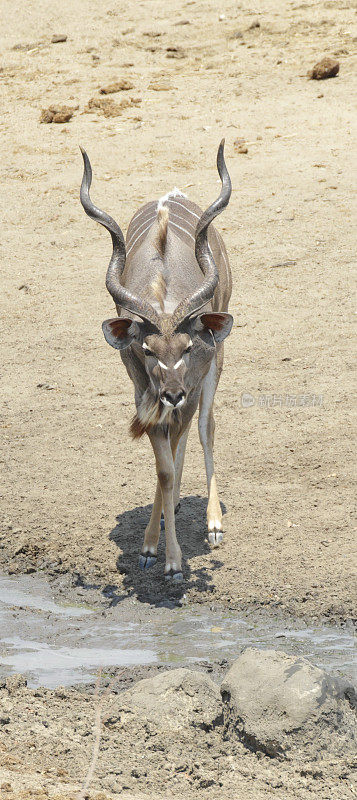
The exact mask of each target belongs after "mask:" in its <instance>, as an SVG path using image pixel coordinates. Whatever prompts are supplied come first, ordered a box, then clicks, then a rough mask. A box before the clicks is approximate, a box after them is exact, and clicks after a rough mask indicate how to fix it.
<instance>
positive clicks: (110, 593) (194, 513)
mask: <svg viewBox="0 0 357 800" xmlns="http://www.w3.org/2000/svg"><path fill="white" fill-rule="evenodd" d="M206 507H207V500H206V499H203V498H202V497H197V496H191V497H185V498H183V499H182V500H181V505H180V510H179V512H178V513H177V515H176V533H177V539H178V541H179V544H180V546H181V549H182V566H183V574H184V580H183V582H182V583H173V582H172V581H166V580H165V578H164V566H165V532H164V531H162V532H161V536H160V541H159V547H158V554H157V555H158V558H157V563H156V564H155V566H154V567H152V568H151V569H149V570H145V571H142V570H140V569H139V554H140V551H141V548H142V544H143V538H144V531H145V527H146V525H147V523H148V521H149V517H150V513H151V509H152V506H151V505H148V506H137V507H136V508H133V509H132V510H130V511H125V512H124V513H123V514H119V515H118V516H117V518H116V519H117V524H116V525H115V527H114V528H113V529H112V531H111V532H110V534H109V538H110V539H111V540H112V541H113V542H115V544H116V545H117V546H118V547H119V548H120V550H121V552H120V554H119V555H118V558H117V569H118V571H119V572H120V573H121V574H122V575H123V576H124V577H123V587H124V591H123V590H120V589H119V588H118V587H117V586H115V585H111V586H106V587H105V589H104V593H105V595H106V596H107V597H108V598H110V601H111V605H117V604H118V603H120V602H121V601H122V600H124V599H125V598H126V597H128V596H134V597H136V598H137V599H138V600H140V601H141V602H145V603H150V604H151V605H155V606H163V605H164V606H165V605H167V606H172V605H177V604H179V603H180V601H181V599H182V598H183V596H184V594H185V592H186V591H187V589H188V588H194V589H195V590H196V591H198V592H210V591H213V588H214V587H213V577H212V572H213V571H214V570H215V569H219V568H220V567H221V566H223V563H222V562H221V561H220V560H219V559H218V558H217V553H218V551H216V550H212V551H211V549H210V547H209V545H208V542H207V540H206ZM222 509H223V513H225V511H226V509H225V507H224V506H223V504H222ZM209 553H211V558H210V560H209V566H207V565H205V566H202V567H192V566H191V565H190V560H191V559H192V558H194V557H195V556H199V555H203V554H205V555H206V554H209Z"/></svg>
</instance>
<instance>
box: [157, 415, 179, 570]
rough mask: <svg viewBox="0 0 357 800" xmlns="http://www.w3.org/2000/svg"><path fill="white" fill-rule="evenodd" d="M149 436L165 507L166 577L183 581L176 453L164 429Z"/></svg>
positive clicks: (158, 429)
mask: <svg viewBox="0 0 357 800" xmlns="http://www.w3.org/2000/svg"><path fill="white" fill-rule="evenodd" d="M149 438H150V441H151V444H152V447H153V450H154V454H155V460H156V471H157V479H158V486H160V490H161V499H162V505H163V509H164V518H165V536H166V564H165V577H166V578H167V579H168V580H169V579H170V578H172V580H174V581H182V579H183V575H182V566H181V549H180V546H179V544H178V541H177V539H176V529H175V512H174V491H173V490H174V481H175V466H174V453H173V451H172V449H171V444H170V439H169V434H168V433H167V435H165V433H164V431H163V430H162V429H160V428H157V429H154V430H153V431H152V432H150V434H149ZM155 499H156V498H155ZM157 507H158V506H157ZM160 510H161V509H160Z"/></svg>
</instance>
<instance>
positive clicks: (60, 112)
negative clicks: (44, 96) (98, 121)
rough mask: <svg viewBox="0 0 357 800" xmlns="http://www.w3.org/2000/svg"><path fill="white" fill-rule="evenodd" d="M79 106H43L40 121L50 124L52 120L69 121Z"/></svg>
mask: <svg viewBox="0 0 357 800" xmlns="http://www.w3.org/2000/svg"><path fill="white" fill-rule="evenodd" d="M78 108H79V106H49V108H43V109H42V111H41V114H40V122H43V123H46V124H49V123H51V122H69V120H70V119H72V117H73V114H74V112H75V111H77V109H78Z"/></svg>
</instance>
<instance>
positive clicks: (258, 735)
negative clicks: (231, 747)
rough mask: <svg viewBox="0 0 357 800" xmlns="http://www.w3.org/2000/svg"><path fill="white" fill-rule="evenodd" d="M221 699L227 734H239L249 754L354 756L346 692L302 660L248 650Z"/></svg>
mask: <svg viewBox="0 0 357 800" xmlns="http://www.w3.org/2000/svg"><path fill="white" fill-rule="evenodd" d="M221 694H222V700H223V704H224V712H223V713H224V723H225V728H226V733H227V735H232V734H233V735H238V737H239V738H240V739H241V740H242V741H243V742H244V743H245V744H246V745H247V746H248V747H250V748H251V749H252V750H261V751H263V752H265V753H267V754H268V755H270V756H280V757H289V756H292V755H294V756H298V757H300V758H303V757H305V755H306V754H308V757H309V759H311V758H319V756H320V755H323V754H324V753H326V752H328V753H333V754H336V755H337V754H338V753H341V754H342V753H343V754H344V755H346V753H348V752H352V751H353V747H354V746H355V745H354V737H355V734H356V718H355V712H354V711H353V710H352V708H351V692H350V695H348V690H347V688H346V687H343V686H342V684H341V683H340V682H339V681H338V680H335V679H333V678H330V677H329V676H328V675H327V674H326V673H325V672H324V671H323V670H321V669H318V668H317V667H314V666H313V665H312V664H310V663H309V662H308V661H305V660H304V659H302V658H295V657H293V656H288V655H286V654H285V653H282V652H276V651H275V650H258V649H255V648H248V649H247V650H245V651H244V652H243V653H242V655H241V656H240V657H239V658H238V659H237V661H235V662H234V664H233V666H232V667H231V669H230V670H229V672H228V673H227V675H226V678H225V680H224V681H223V683H222V686H221ZM348 696H349V700H350V702H349V701H348V699H347V697H348Z"/></svg>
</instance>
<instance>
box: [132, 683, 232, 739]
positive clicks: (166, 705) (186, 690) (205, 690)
mask: <svg viewBox="0 0 357 800" xmlns="http://www.w3.org/2000/svg"><path fill="white" fill-rule="evenodd" d="M120 701H122V703H123V705H122V708H121V713H124V715H126V714H129V715H131V714H133V713H134V714H135V716H136V717H139V718H141V720H142V722H143V723H145V724H146V723H151V724H152V725H153V726H154V727H155V730H162V731H169V730H172V731H173V730H176V731H179V730H181V729H183V728H187V727H190V726H194V727H199V728H201V729H203V730H206V731H208V730H210V729H211V728H213V727H215V726H216V725H217V724H219V723H220V722H221V721H222V704H221V697H220V692H219V688H218V686H217V685H216V684H215V683H213V681H211V679H210V678H209V677H208V676H207V675H205V674H204V673H202V672H196V671H193V670H188V669H173V670H169V671H168V672H161V673H160V674H159V675H156V676H155V677H154V678H146V679H145V680H142V681H139V682H138V683H136V684H135V685H134V686H133V687H132V688H130V689H128V690H127V691H125V692H123V693H122V694H121V695H120Z"/></svg>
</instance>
